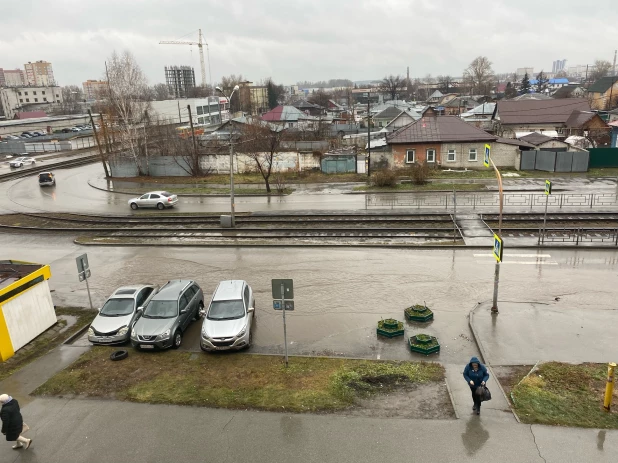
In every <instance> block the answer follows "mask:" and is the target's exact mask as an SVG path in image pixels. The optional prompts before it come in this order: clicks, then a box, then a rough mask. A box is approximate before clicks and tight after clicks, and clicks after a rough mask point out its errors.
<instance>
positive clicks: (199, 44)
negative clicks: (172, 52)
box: [159, 29, 212, 87]
mask: <svg viewBox="0 0 618 463" xmlns="http://www.w3.org/2000/svg"><path fill="white" fill-rule="evenodd" d="M159 45H197V48H198V49H199V51H200V64H201V65H202V86H203V87H206V66H205V65H204V45H206V53H207V55H208V74H209V76H210V86H211V87H212V72H211V71H210V50H209V49H208V43H207V42H206V41H205V40H204V36H203V35H202V29H199V38H198V41H197V42H189V41H179V40H162V41H161V42H159Z"/></svg>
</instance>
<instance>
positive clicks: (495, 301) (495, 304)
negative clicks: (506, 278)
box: [489, 157, 504, 314]
mask: <svg viewBox="0 0 618 463" xmlns="http://www.w3.org/2000/svg"><path fill="white" fill-rule="evenodd" d="M489 159H490V161H491V165H492V166H493V168H494V171H495V172H496V176H497V177H498V187H499V189H500V217H499V219H498V238H500V239H502V209H503V206H504V191H503V189H502V176H501V175H500V171H499V170H498V168H497V167H496V165H495V164H494V161H493V159H491V157H490V158H489ZM499 282H500V262H499V261H496V270H495V273H494V297H493V304H492V306H491V313H495V314H497V313H498V285H499Z"/></svg>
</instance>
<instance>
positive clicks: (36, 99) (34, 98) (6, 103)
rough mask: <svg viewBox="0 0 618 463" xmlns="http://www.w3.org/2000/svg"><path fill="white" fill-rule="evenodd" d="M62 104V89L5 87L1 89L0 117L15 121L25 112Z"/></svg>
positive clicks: (49, 87)
mask: <svg viewBox="0 0 618 463" xmlns="http://www.w3.org/2000/svg"><path fill="white" fill-rule="evenodd" d="M55 103H62V92H61V91H60V87H51V86H40V87H39V86H32V87H27V86H25V87H5V88H1V89H0V115H2V116H4V118H6V119H13V118H14V117H15V115H16V114H17V113H19V112H23V111H36V110H45V109H46V108H51V107H52V105H53V104H55Z"/></svg>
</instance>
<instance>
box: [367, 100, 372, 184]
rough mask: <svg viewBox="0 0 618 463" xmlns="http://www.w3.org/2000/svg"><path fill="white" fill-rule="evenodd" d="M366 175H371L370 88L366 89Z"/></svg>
mask: <svg viewBox="0 0 618 463" xmlns="http://www.w3.org/2000/svg"><path fill="white" fill-rule="evenodd" d="M367 90H368V91H367V177H370V176H371V113H370V112H369V111H370V108H369V97H370V93H371V92H370V91H369V90H371V89H367Z"/></svg>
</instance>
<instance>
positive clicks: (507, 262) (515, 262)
mask: <svg viewBox="0 0 618 463" xmlns="http://www.w3.org/2000/svg"><path fill="white" fill-rule="evenodd" d="M502 263H503V264H520V265H558V262H547V261H539V262H526V261H523V260H507V261H505V262H502Z"/></svg>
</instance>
